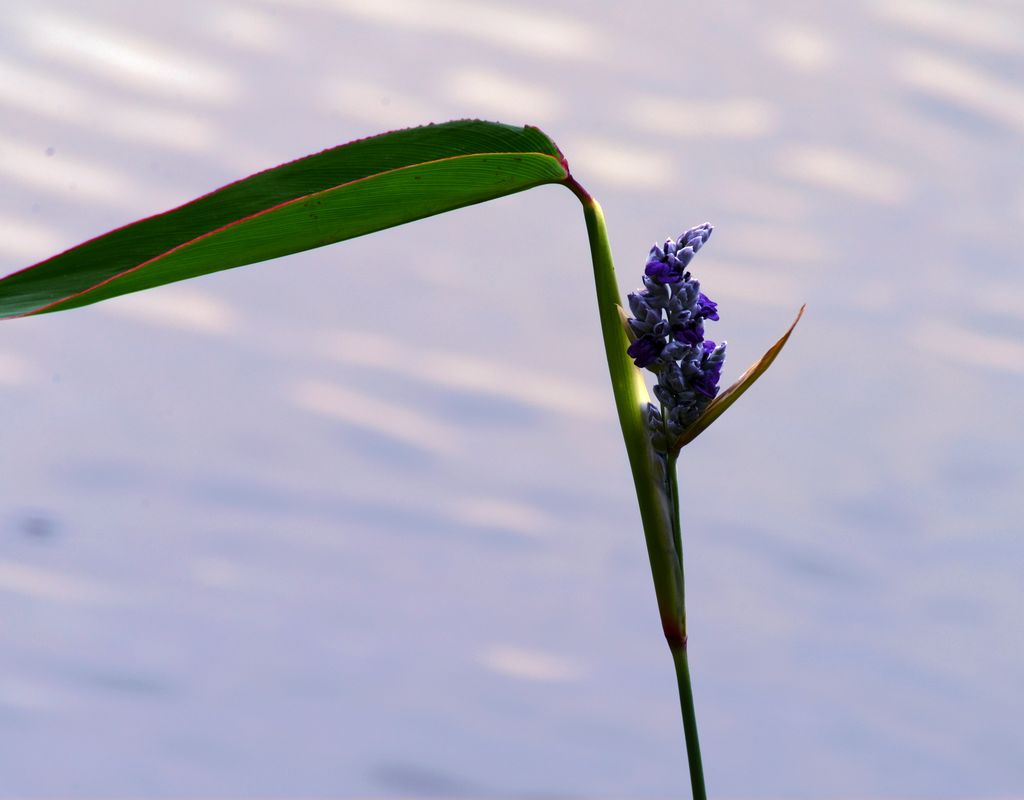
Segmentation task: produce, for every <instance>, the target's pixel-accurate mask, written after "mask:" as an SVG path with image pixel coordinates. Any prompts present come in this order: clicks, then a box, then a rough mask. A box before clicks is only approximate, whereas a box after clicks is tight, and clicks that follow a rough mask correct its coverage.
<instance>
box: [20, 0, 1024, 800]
mask: <svg viewBox="0 0 1024 800" xmlns="http://www.w3.org/2000/svg"><path fill="white" fill-rule="evenodd" d="M4 20H5V24H4V25H3V26H2V27H0V54H2V55H0V109H2V112H0V258H2V268H3V271H5V272H6V271H8V270H13V269H16V268H19V267H22V266H25V265H26V264H29V263H32V262H33V261H35V260H38V259H39V258H42V257H45V256H47V255H49V254H51V253H52V252H56V251H57V250H59V249H62V248H64V247H67V246H71V245H73V244H75V243H77V242H79V241H81V240H83V239H85V238H87V237H89V236H92V235H95V234H98V233H101V232H103V231H105V230H108V229H110V228H112V227H115V226H117V225H120V224H123V223H125V222H128V221H130V220H132V219H135V218H138V217H140V216H142V215H145V214H149V213H153V212H157V211H161V210H164V209H165V208H168V207H170V206H172V205H174V204H176V203H179V202H182V201H185V200H187V199H190V198H192V197H193V196H195V195H197V194H200V193H202V192H205V191H208V190H210V189H212V188H215V187H217V186H219V185H220V184H222V183H224V182H226V181H229V180H232V179H235V178H237V177H240V176H242V175H244V174H247V173H248V172H251V171H254V170H256V169H260V168H264V167H267V166H270V165H273V164H275V163H278V162H280V161H284V160H288V159H291V158H294V157H297V156H300V155H303V154H306V153H309V152H313V151H316V150H319V149H322V148H323V147H326V146H330V145H333V144H336V143H340V142H343V141H346V140H348V139H351V138H355V137H358V136H363V135H368V134H371V133H374V132H377V131H379V130H384V129H387V128H393V127H397V126H402V125H407V124H415V123H419V122H427V121H431V120H440V119H447V118H454V117H462V116H480V117H485V118H492V119H501V120H504V121H509V122H533V123H536V124H539V125H541V126H542V127H543V128H544V129H545V130H546V131H548V132H549V133H550V134H551V135H552V136H553V137H554V138H555V140H556V141H557V142H558V143H559V144H560V145H561V146H562V148H563V150H564V151H565V152H566V154H567V156H568V158H569V161H570V163H571V164H572V166H573V168H574V172H575V173H576V175H577V176H578V178H579V179H580V180H581V181H582V182H583V183H584V185H586V186H587V187H588V188H590V189H591V191H592V192H593V193H594V194H596V195H597V196H598V197H599V199H600V200H601V201H602V203H603V205H604V207H605V210H606V213H607V216H608V219H609V222H610V226H611V233H612V236H613V244H614V246H615V249H616V255H617V258H618V264H619V272H620V278H621V280H622V283H623V289H624V290H627V289H629V288H632V287H633V286H634V285H635V284H637V283H638V281H639V272H640V269H641V268H642V264H643V261H644V257H645V255H646V252H647V248H648V247H649V246H650V244H651V242H652V241H653V240H655V239H658V238H664V237H666V236H674V235H677V234H678V233H679V232H680V231H682V230H683V229H685V228H686V227H688V226H690V225H692V224H695V223H698V222H701V221H703V220H705V219H710V220H712V221H714V222H715V224H716V233H715V235H714V237H713V238H712V240H711V243H710V244H709V246H708V248H707V249H705V250H703V251H702V252H701V255H700V257H699V259H698V261H697V262H696V267H697V269H698V270H699V273H700V276H701V278H702V279H703V282H704V285H705V287H706V288H707V290H708V291H709V293H710V294H712V296H713V297H715V299H717V300H718V301H719V304H720V307H721V310H722V313H723V320H722V322H720V323H718V324H717V325H716V326H715V332H716V333H718V334H720V335H721V336H724V337H725V338H727V339H728V340H729V343H730V360H729V364H728V365H727V370H726V372H727V376H726V377H727V378H729V379H731V378H734V377H735V376H736V375H738V374H739V373H740V372H741V371H742V369H743V368H745V367H746V365H747V364H748V363H749V362H751V361H752V360H753V359H754V358H756V357H757V356H758V355H759V354H760V352H761V351H762V350H763V349H764V348H765V347H766V346H767V345H768V344H770V343H771V342H772V341H774V339H775V337H776V336H777V335H778V334H779V333H781V331H782V330H783V329H784V328H785V326H786V325H787V324H788V322H789V320H790V319H791V317H792V315H793V313H794V312H795V311H796V309H797V307H799V305H800V304H801V303H803V302H807V303H808V312H807V315H806V317H805V320H804V321H803V322H802V323H801V326H800V328H799V329H798V330H797V332H796V334H795V335H794V338H793V340H792V342H791V344H790V345H789V347H788V348H787V349H786V351H785V352H784V354H783V355H782V357H781V358H780V360H779V362H778V363H777V366H776V367H774V368H773V370H772V372H771V373H769V375H768V376H766V377H765V378H764V379H763V380H762V381H761V382H760V383H759V384H758V386H757V387H756V388H755V389H754V390H753V391H752V392H751V393H750V394H749V395H748V396H747V397H745V398H744V399H743V400H742V401H741V402H740V403H739V404H738V405H737V406H736V407H735V408H734V409H733V410H732V411H730V413H729V414H728V415H727V416H726V417H725V418H723V420H721V421H720V422H719V423H718V424H716V425H715V427H714V428H713V429H712V430H711V431H710V432H708V433H707V434H706V435H705V436H704V437H703V438H701V440H700V441H699V442H697V443H696V444H694V445H693V446H692V447H691V448H689V449H688V451H687V453H686V457H685V458H684V460H683V463H682V466H681V469H682V472H681V480H682V483H683V485H684V487H685V498H684V500H685V508H684V516H685V523H684V524H685V537H686V541H685V547H686V557H687V566H688V592H689V598H690V618H691V622H690V625H691V636H690V641H691V650H692V659H693V663H694V680H695V691H696V696H697V705H698V713H699V718H700V724H701V728H702V736H703V747H704V751H705V757H706V767H707V776H708V782H709V786H710V787H711V791H712V794H713V795H715V796H718V797H735V798H777V797H790V798H812V797H813V798H830V797H833V798H851V797H861V798H892V797H904V798H910V797H929V798H932V797H934V798H967V797H970V798H996V797H1000V798H1004V797H1010V796H1015V795H1016V796H1020V795H1024V737H1022V735H1021V719H1022V716H1024V682H1022V680H1021V674H1022V673H1024V626H1022V623H1021V612H1022V609H1024V588H1022V585H1021V578H1020V575H1021V573H1022V570H1024V537H1022V535H1021V534H1022V525H1021V512H1022V501H1021V496H1022V489H1024V470H1022V455H1021V454H1022V452H1024V433H1022V428H1021V425H1020V410H1021V406H1022V401H1024V389H1022V378H1024V278H1022V277H1021V272H1020V266H1021V246H1020V238H1019V231H1020V229H1021V227H1022V226H1024V181H1022V178H1024V158H1022V155H1021V153H1022V152H1024V149H1022V146H1021V139H1022V135H1024V81H1022V78H1024V57H1022V53H1021V47H1020V42H1021V41H1024V11H1022V9H1021V7H1020V5H1019V4H1016V3H1011V2H996V1H995V0H993V1H992V2H975V3H956V2H937V1H936V2H928V1H926V0H914V2H906V0H904V1H903V2H901V3H899V4H896V3H882V2H879V3H856V4H839V3H830V4H802V3H795V2H786V3H773V4H771V6H770V8H769V7H768V6H766V5H763V4H756V3H744V2H734V3H726V4H696V3H668V2H656V3H643V4H637V3H634V4H628V5H626V4H612V3H593V2H590V3H584V2H571V0H562V2H548V3H543V4H542V3H532V2H531V3H506V4H492V3H489V2H488V3H484V2H474V3H469V2H460V1H457V0H447V1H446V2H440V1H439V0H438V1H437V2H414V0H387V1H386V2H385V0H378V2H376V3H374V4H371V3H367V2H362V1H361V0H301V1H299V0H297V2H294V3H287V2H283V1H281V2H279V1H275V0H254V2H250V3H237V4H231V3H227V2H206V3H200V2H195V1H194V0H183V2H179V3H176V4H170V5H167V6H166V7H163V8H158V7H156V6H150V5H149V4H129V3H117V2H82V1H81V0H38V2H34V3H32V4H16V3H13V2H8V4H7V5H6V6H5V7H4ZM588 269H589V267H588V254H587V251H586V244H585V238H584V228H583V221H582V215H581V213H580V210H579V207H578V204H577V203H576V201H575V199H574V198H573V197H572V196H571V195H570V194H569V193H568V192H566V191H564V190H562V189H560V188H558V187H546V188H543V189H539V190H536V191H533V192H530V193H527V194H523V195H518V196H515V197H511V198H507V199H504V200H501V201H498V202H494V203H491V204H487V205H483V206H478V207H474V208H470V209H465V210H463V211H460V212H457V213H454V214H451V215H448V216H446V217H441V218H437V219H433V220H426V221H423V222H420V223H416V224H414V225H410V226H407V227H405V228H401V229H395V230H391V231H386V232H383V233H380V234H377V235H375V236H372V237H369V238H366V239H363V240H359V241H355V242H350V243H346V244H343V245H339V246H335V247H332V248H328V249H323V250H320V251H316V252H311V253H307V254H303V255H300V256H297V257H293V258H291V259H288V260H286V261H282V262H277V263H269V264H264V265H259V266H254V267H249V268H245V269H242V270H236V271H232V272H229V273H225V274H221V275H217V276H212V277H209V278H206V279H202V280H199V281H195V282H193V283H190V284H185V285H179V286H172V287H169V288H167V289H164V290H161V291H159V292H154V293H151V294H149V295H145V296H140V297H137V298H135V299H134V300H132V299H130V300H126V301H114V302H111V303H107V304H102V305H97V306H92V307H89V308H86V309H82V310H79V311H75V312H70V313H67V314H64V315H57V316H53V317H43V318H38V319H31V320H24V321H16V322H8V323H4V324H3V325H2V326H0V414H2V418H3V420H4V423H5V424H4V426H3V433H2V437H0V441H2V444H3V450H4V459H3V462H2V464H3V466H2V473H0V796H3V797H21V798H43V797H45V798H52V797H65V798H99V797H154V798H156V797H168V798H169V797H175V798H182V797H214V798H220V797H224V798H228V797H232V798H234V797H275V798H276V797H281V798H284V797H356V796H389V797H393V796H415V795H436V796H446V797H452V796H487V797H513V796H514V797H520V796H528V795H545V796H547V795H565V796H574V797H576V796H578V797H593V796H602V797H611V796H616V797H668V796H682V795H684V794H685V792H686V791H687V790H686V786H687V784H686V778H685V762H684V760H683V758H682V745H681V725H680V723H679V719H678V710H677V707H676V702H675V697H674V692H675V688H674V681H673V676H672V671H671V664H670V660H669V657H668V653H667V651H666V648H665V647H664V645H663V643H662V642H661V640H660V631H659V626H658V622H657V616H656V613H655V608H654V600H653V591H652V589H651V586H650V579H649V575H648V567H647V560H646V559H647V557H646V553H645V550H644V546H643V540H642V535H641V532H640V529H639V524H638V518H637V513H636V510H635V503H634V500H633V497H632V487H631V485H630V480H629V476H628V472H627V469H626V464H625V456H624V452H623V448H622V445H621V442H620V440H619V435H618V431H617V427H616V424H615V421H614V418H613V409H612V400H611V393H610V390H609V387H608V384H607V377H606V374H605V367H604V363H603V359H604V355H603V352H602V350H601V345H600V338H599V332H598V327H597V320H596V313H595V307H594V303H593V300H592V296H591V295H592V291H593V289H592V285H591V282H590V278H589V274H588Z"/></svg>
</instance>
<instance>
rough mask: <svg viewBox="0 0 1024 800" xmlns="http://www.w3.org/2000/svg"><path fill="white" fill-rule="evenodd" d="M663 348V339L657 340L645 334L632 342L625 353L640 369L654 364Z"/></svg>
mask: <svg viewBox="0 0 1024 800" xmlns="http://www.w3.org/2000/svg"><path fill="white" fill-rule="evenodd" d="M664 347H665V341H664V339H659V338H656V337H654V336H651V335H650V334H647V335H645V336H641V337H640V338H639V339H637V340H636V341H635V342H633V344H631V345H630V346H629V349H628V350H626V352H627V353H628V354H629V357H630V358H632V359H633V363H634V364H636V365H637V366H638V367H640V368H641V369H642V368H644V367H646V366H649V365H650V364H652V363H654V361H655V360H656V359H657V358H658V356H659V355H661V351H662V350H663V349H664Z"/></svg>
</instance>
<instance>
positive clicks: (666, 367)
mask: <svg viewBox="0 0 1024 800" xmlns="http://www.w3.org/2000/svg"><path fill="white" fill-rule="evenodd" d="M711 230H712V227H711V225H710V224H708V223H704V224H703V225H698V226H697V227H695V228H690V230H688V231H687V232H686V233H684V234H683V235H682V236H680V237H679V238H678V239H676V240H675V241H672V240H671V239H669V240H667V241H666V242H665V244H664V246H663V247H659V246H658V245H655V246H654V247H652V248H651V254H650V256H649V257H648V259H647V267H646V269H645V270H644V271H645V273H646V274H645V275H644V289H643V291H640V292H635V293H633V294H630V295H629V307H630V310H631V311H632V312H633V318H632V319H630V320H629V326H630V328H631V329H632V331H633V333H634V334H635V336H636V338H635V340H634V341H633V343H632V344H631V345H630V346H629V350H628V353H629V355H630V357H632V359H633V362H634V363H635V364H636V365H637V366H638V367H644V368H646V369H649V370H650V371H651V372H653V373H655V375H657V376H658V382H657V384H656V385H655V387H654V395H655V397H657V398H658V402H659V403H660V404H661V409H660V410H659V409H657V408H655V407H654V406H653V405H650V406H649V407H648V422H649V424H650V428H651V435H652V439H653V442H654V446H655V449H656V450H658V451H660V452H663V453H664V452H668V448H669V447H670V446H671V442H672V441H674V440H675V439H676V438H677V437H678V436H679V435H680V434H681V433H682V432H683V430H684V429H685V428H686V427H687V426H689V425H690V424H692V423H693V421H694V420H695V419H697V417H699V416H700V414H701V413H702V412H703V411H704V409H705V408H707V406H708V403H710V402H711V400H712V398H714V397H715V395H717V394H718V381H719V379H720V377H721V374H722V364H723V363H724V361H725V342H722V343H721V344H719V345H716V344H715V343H714V342H712V341H710V340H707V339H705V338H704V321H705V320H717V319H718V306H717V304H716V303H715V302H714V301H713V300H711V299H710V298H708V296H707V295H705V294H704V293H703V292H701V290H700V284H699V283H698V282H697V281H696V280H694V279H693V278H692V277H691V276H690V273H689V272H688V270H687V268H688V267H689V264H690V261H691V260H693V257H694V255H695V254H696V253H697V251H698V250H700V248H701V247H703V246H704V243H705V242H707V240H708V238H709V237H710V236H711Z"/></svg>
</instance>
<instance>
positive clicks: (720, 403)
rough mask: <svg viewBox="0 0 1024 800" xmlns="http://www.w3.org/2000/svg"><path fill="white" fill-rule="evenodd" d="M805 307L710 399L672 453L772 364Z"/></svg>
mask: <svg viewBox="0 0 1024 800" xmlns="http://www.w3.org/2000/svg"><path fill="white" fill-rule="evenodd" d="M805 308H807V306H806V305H803V306H800V310H799V311H798V312H797V315H796V319H794V320H793V324H792V325H790V326H789V328H788V330H787V331H786V332H785V333H784V334H783V335H782V338H780V339H779V341H777V342H776V343H775V344H773V345H772V346H771V347H769V348H768V351H767V352H766V353H765V354H764V355H763V356H761V358H760V359H759V360H758V361H757V362H755V363H754V364H753V365H752V366H751V367H750V369H748V370H747V371H746V372H744V373H743V374H742V375H741V376H740V379H739V380H738V381H736V383H734V384H733V385H732V386H730V387H729V388H728V389H726V390H725V391H724V392H722V393H721V394H720V395H718V397H716V398H715V399H714V400H712V401H711V402H710V403H709V404H708V407H707V408H706V409H704V413H703V414H701V415H700V416H699V417H697V419H696V420H694V422H693V424H692V425H690V427H689V428H687V429H686V430H685V431H683V434H682V435H681V436H680V437H679V438H678V439H676V441H675V444H674V445H673V446H672V452H673V453H678V452H679V451H680V449H682V448H683V447H685V446H686V445H688V444H689V443H690V442H692V441H693V440H694V439H696V438H697V437H698V436H699V435H700V434H701V433H703V432H704V431H705V430H706V429H707V427H708V426H709V425H711V423H712V422H714V421H715V420H716V419H718V418H719V417H720V416H722V414H724V413H725V411H726V409H727V408H729V406H731V405H732V404H733V403H735V402H736V401H737V400H739V399H740V395H742V394H743V393H744V392H745V391H747V389H749V388H750V387H751V386H752V385H753V384H754V381H756V380H757V379H758V378H760V377H761V376H762V375H763V374H764V373H765V370H767V369H768V367H770V366H771V365H772V362H773V361H774V360H775V357H776V356H777V355H778V354H779V353H781V352H782V348H783V347H785V346H786V342H788V341H789V335H790V334H791V333H792V332H793V329H794V328H795V327H796V324H797V323H798V322H799V321H800V318H801V317H802V316H803V315H804V309H805Z"/></svg>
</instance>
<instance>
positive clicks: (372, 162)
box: [0, 120, 569, 319]
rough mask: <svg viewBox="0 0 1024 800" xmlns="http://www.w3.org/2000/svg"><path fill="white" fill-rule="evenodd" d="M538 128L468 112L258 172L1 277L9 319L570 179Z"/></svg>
mask: <svg viewBox="0 0 1024 800" xmlns="http://www.w3.org/2000/svg"><path fill="white" fill-rule="evenodd" d="M568 174H569V173H568V169H567V167H566V164H565V161H564V159H563V158H562V154H561V153H560V152H559V150H558V147H557V146H556V145H555V144H554V142H552V141H551V139H549V138H548V137H547V136H546V135H545V134H544V133H542V132H541V131H540V130H539V129H537V128H532V127H525V128H519V127H513V126H510V125H501V124H497V123H490V122H480V121H475V120H464V121H459V122H448V123H444V124H441V125H427V126H424V127H420V128H410V129H408V130H402V131H394V132H392V133H386V134H382V135H380V136H374V137H371V138H369V139H360V140H358V141H355V142H350V143H349V144H345V145H341V146H340V147H335V148H332V149H330V150H325V151H324V152H322V153H318V154H316V155H312V156H308V157H306V158H302V159H299V160H298V161H293V162H291V163H288V164H284V165H281V166H279V167H275V168H274V169H270V170H267V171H265V172H260V173H257V174H256V175H252V176H250V177H248V178H246V179H244V180H241V181H238V182H236V183H232V184H229V185H228V186H225V187H224V188H222V189H219V190H217V191H215V192H213V193H211V194H208V195H205V196H203V197H200V198H199V199H197V200H194V201H192V202H190V203H187V204H186V205H183V206H181V207H179V208H176V209H174V210H172V211H168V212H166V213H163V214H158V215H156V216H154V217H149V218H147V219H143V220H140V221H138V222H135V223H132V224H130V225H127V226H125V227H123V228H119V229H117V230H115V231H111V232H110V233H107V234H105V235H103V236H100V237H98V238H96V239H92V240H90V241H88V242H85V243H83V244H80V245H78V246H77V247H73V248H72V249H70V250H67V251H66V252H64V253H61V254H59V255H56V256H53V257H52V258H49V259H46V260H45V261H41V262H40V263H38V264H35V265H34V266H31V267H28V268H26V269H24V270H21V271H20V272H16V273H14V274H12V275H9V276H7V277H6V278H3V279H0V319H4V318H10V317H19V316H27V315H30V314H38V313H44V312H50V311H60V310H63V309H68V308H75V307H78V306H83V305H88V304H89V303H95V302H96V301H98V300H104V299H106V298H109V297H115V296H117V295H120V294H126V293H128V292H137V291H141V290H143V289H149V288H152V287H154V286H160V285H163V284H165V283H171V282H173V281H180V280H184V279H186V278H192V277H196V276H199V275H206V274H208V273H211V272H217V271H219V270H223V269H229V268H231V267H238V266H242V265H244V264H252V263H255V262H257V261H265V260H267V259H270V258H277V257H279V256H285V255H289V254H291V253H297V252H299V251H301V250H308V249H311V248H314V247H320V246H322V245H326V244H332V243H334V242H339V241H342V240H344V239H351V238H354V237H356V236H362V235H364V234H367V233H372V232H374V231H378V230H382V229H384V228H389V227H392V226H394V225H401V224H403V223H405V222H411V221H413V220H417V219H422V218H423V217H429V216H432V215H434V214H440V213H443V212H445V211H451V210H453V209H456V208H462V207H463V206H468V205H472V204H474V203H481V202H484V201H486V200H491V199H494V198H497V197H503V196H504V195H508V194H512V193H514V192H519V191H522V190H524V189H529V188H532V187H534V186H539V185H541V184H545V183H555V182H558V181H564V180H565V179H566V178H567V177H568Z"/></svg>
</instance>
